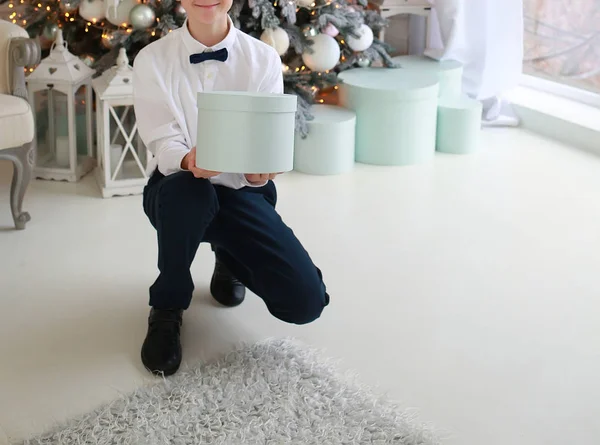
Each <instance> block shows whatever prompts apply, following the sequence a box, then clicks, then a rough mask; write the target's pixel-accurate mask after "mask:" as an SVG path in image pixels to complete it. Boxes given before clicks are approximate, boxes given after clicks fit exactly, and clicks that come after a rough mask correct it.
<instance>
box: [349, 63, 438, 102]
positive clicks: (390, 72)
mask: <svg viewBox="0 0 600 445" xmlns="http://www.w3.org/2000/svg"><path fill="white" fill-rule="evenodd" d="M338 79H339V80H341V81H342V82H343V83H344V84H345V85H348V86H350V87H352V88H357V89H360V90H365V92H368V93H369V94H370V95H371V96H372V97H374V96H377V99H378V100H384V101H396V100H401V101H410V100H423V99H432V98H436V97H437V95H438V91H439V80H438V77H437V75H435V74H429V73H421V72H416V71H413V70H403V69H401V68H400V69H390V68H355V69H350V70H347V71H344V72H342V73H340V74H339V75H338Z"/></svg>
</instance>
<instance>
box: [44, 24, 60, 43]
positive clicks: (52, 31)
mask: <svg viewBox="0 0 600 445" xmlns="http://www.w3.org/2000/svg"><path fill="white" fill-rule="evenodd" d="M56 31H58V25H57V24H56V23H53V22H48V23H46V24H45V25H44V29H42V35H43V36H44V38H46V39H48V40H54V39H55V38H56Z"/></svg>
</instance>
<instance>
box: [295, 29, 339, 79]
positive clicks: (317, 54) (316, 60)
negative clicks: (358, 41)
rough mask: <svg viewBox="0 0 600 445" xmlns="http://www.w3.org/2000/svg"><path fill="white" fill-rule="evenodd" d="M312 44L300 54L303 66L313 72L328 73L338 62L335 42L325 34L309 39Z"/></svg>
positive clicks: (337, 49)
mask: <svg viewBox="0 0 600 445" xmlns="http://www.w3.org/2000/svg"><path fill="white" fill-rule="evenodd" d="M310 40H312V41H313V42H314V43H313V44H312V45H311V46H310V48H311V49H312V52H310V50H308V49H307V50H306V51H304V53H302V60H303V61H304V64H305V65H306V66H307V67H309V68H310V69H311V70H313V71H328V70H331V69H333V68H335V66H336V65H337V64H338V62H339V60H340V47H339V45H338V43H337V41H336V40H335V39H334V38H333V37H331V36H328V35H327V34H318V35H316V36H314V37H311V38H310Z"/></svg>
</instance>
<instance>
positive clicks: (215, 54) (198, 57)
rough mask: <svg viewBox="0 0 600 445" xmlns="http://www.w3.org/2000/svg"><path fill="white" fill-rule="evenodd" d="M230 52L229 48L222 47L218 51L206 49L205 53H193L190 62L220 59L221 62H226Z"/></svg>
mask: <svg viewBox="0 0 600 445" xmlns="http://www.w3.org/2000/svg"><path fill="white" fill-rule="evenodd" d="M228 54H229V53H228V52H227V48H222V49H219V50H217V51H205V52H203V53H197V54H192V55H191V56H190V63H202V62H205V61H207V60H218V61H219V62H225V61H226V60H227V56H228Z"/></svg>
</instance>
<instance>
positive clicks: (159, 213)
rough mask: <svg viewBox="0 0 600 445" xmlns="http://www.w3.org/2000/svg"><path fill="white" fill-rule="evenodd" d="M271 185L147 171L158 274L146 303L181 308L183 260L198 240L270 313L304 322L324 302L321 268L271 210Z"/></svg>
mask: <svg viewBox="0 0 600 445" xmlns="http://www.w3.org/2000/svg"><path fill="white" fill-rule="evenodd" d="M276 201H277V192H276V189H275V184H273V182H272V181H269V182H268V183H267V185H265V186H264V187H245V188H243V189H240V190H234V189H230V188H227V187H223V186H218V185H213V184H212V183H211V182H210V181H209V180H207V179H198V178H195V177H194V176H193V175H192V174H191V173H189V172H179V173H174V174H172V175H168V176H164V175H162V174H161V173H160V172H159V171H158V170H156V171H155V172H154V174H153V175H152V177H151V178H150V180H149V181H148V185H147V186H146V187H145V189H144V211H145V212H146V215H147V216H148V218H149V219H150V222H151V223H152V225H153V226H154V228H155V229H156V231H157V234H158V268H159V270H160V275H159V277H158V278H157V280H156V282H155V283H154V284H153V285H152V286H151V287H150V305H151V306H153V307H156V308H161V309H167V308H178V309H187V308H188V306H189V305H190V301H191V299H192V292H193V290H194V283H193V281H192V277H191V273H190V266H191V264H192V261H193V260H194V256H195V255H196V251H197V250H198V246H199V245H200V243H201V242H207V243H210V244H212V246H213V249H214V250H215V251H216V254H217V256H218V257H219V259H220V260H221V261H222V262H223V263H225V265H226V266H227V267H228V268H229V269H230V270H231V272H232V273H233V274H234V275H235V276H236V278H237V279H239V280H240V281H241V282H242V283H243V284H244V285H245V286H246V287H247V288H248V289H250V290H251V291H252V292H254V293H255V294H257V295H258V296H259V297H261V298H262V299H263V300H264V302H265V303H266V305H267V308H268V309H269V311H270V312H271V313H272V314H273V315H274V316H275V317H277V318H279V319H281V320H283V321H286V322H289V323H296V324H304V323H309V322H311V321H313V320H315V319H316V318H318V317H319V316H320V315H321V312H322V311H323V308H324V307H325V306H327V304H328V303H329V296H328V295H327V293H326V290H325V285H324V284H323V280H322V277H321V272H320V270H319V269H318V268H317V267H316V266H315V265H314V264H313V262H312V260H311V259H310V257H309V255H308V253H307V252H306V250H305V249H304V248H303V247H302V245H301V244H300V242H299V241H298V239H297V238H296V236H295V235H294V233H293V232H292V230H291V229H290V228H289V227H287V226H286V225H285V223H284V222H283V221H282V219H281V217H280V216H279V214H278V213H277V211H276V210H275V204H276Z"/></svg>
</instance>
